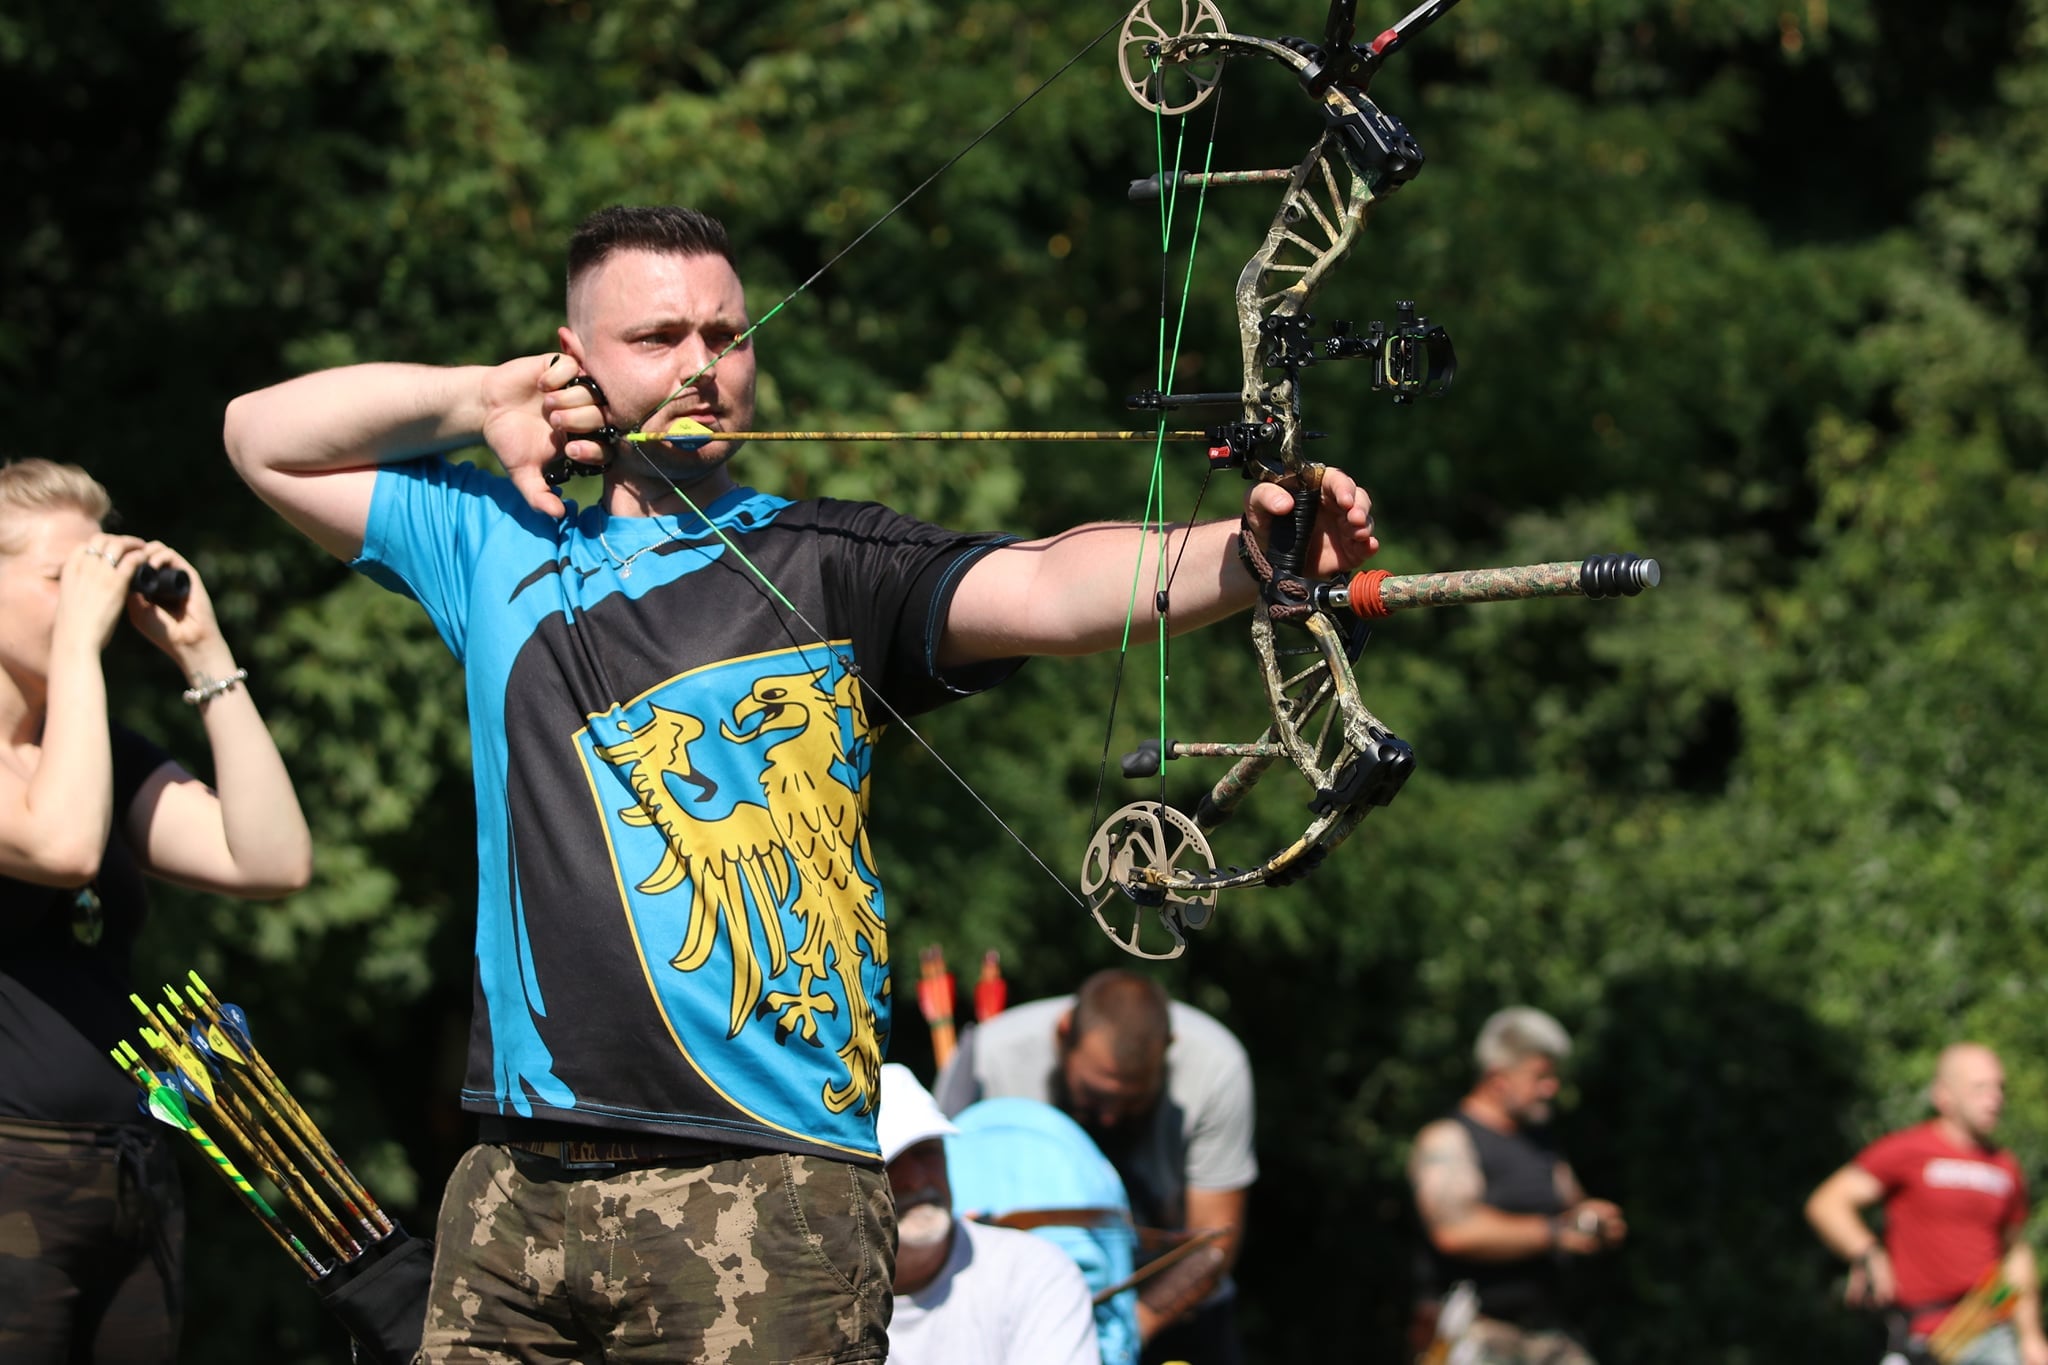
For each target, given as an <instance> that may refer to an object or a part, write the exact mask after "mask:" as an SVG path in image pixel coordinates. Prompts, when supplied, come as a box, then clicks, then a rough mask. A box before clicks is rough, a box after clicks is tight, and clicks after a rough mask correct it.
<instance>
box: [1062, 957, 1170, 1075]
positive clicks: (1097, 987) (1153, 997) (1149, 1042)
mask: <svg viewBox="0 0 2048 1365" xmlns="http://www.w3.org/2000/svg"><path fill="white" fill-rule="evenodd" d="M1068 1027H1069V1030H1070V1031H1069V1034H1068V1037H1069V1040H1070V1042H1074V1043H1078V1042H1080V1041H1081V1039H1082V1038H1084V1037H1086V1036H1087V1035H1088V1034H1091V1033H1096V1032H1103V1035H1104V1037H1106V1038H1107V1039H1108V1040H1109V1049H1110V1056H1111V1057H1113V1058H1114V1059H1115V1061H1116V1067H1117V1070H1118V1071H1121V1072H1125V1073H1127V1074H1137V1073H1141V1072H1145V1071H1149V1070H1151V1069H1152V1068H1153V1067H1156V1066H1158V1065H1159V1063H1160V1060H1161V1059H1162V1058H1164V1057H1165V1056H1166V1045H1167V1043H1168V1042H1169V1041H1170V1040H1171V1039H1172V1036H1173V1027H1172V1023H1171V1021H1170V1020H1169V1018H1168V1016H1167V1007H1166V991H1165V989H1164V988H1163V987H1161V986H1160V984H1159V983H1158V982H1157V981H1154V980H1152V978H1150V977H1147V976H1139V975H1138V974H1137V973H1136V972H1127V971H1121V970H1118V969H1116V968H1111V969H1110V970H1108V971H1101V972H1097V973H1096V974H1095V975H1093V976H1091V977H1089V978H1088V979H1087V980H1086V981H1083V982H1082V983H1081V989H1080V990H1078V991H1076V992H1075V993H1074V1021H1073V1023H1072V1024H1071V1025H1069V1026H1068Z"/></svg>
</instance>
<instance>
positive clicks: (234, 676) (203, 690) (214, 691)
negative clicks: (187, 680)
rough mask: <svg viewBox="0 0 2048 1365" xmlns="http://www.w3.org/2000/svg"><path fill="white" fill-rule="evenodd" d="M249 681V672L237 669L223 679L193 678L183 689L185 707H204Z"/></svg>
mask: <svg viewBox="0 0 2048 1365" xmlns="http://www.w3.org/2000/svg"><path fill="white" fill-rule="evenodd" d="M247 681H249V670H248V669H246V668H238V669H236V670H235V671H234V672H232V673H230V674H228V675H227V676H226V677H225V678H195V679H193V680H192V685H191V686H190V687H188V688H186V689H185V692H184V696H185V705H187V706H204V705H206V703H208V702H210V701H212V700H213V699H214V698H215V697H218V696H220V695H221V694H222V693H225V692H231V691H233V690H234V689H235V688H237V687H240V686H241V685H242V684H243V683H245V682H247Z"/></svg>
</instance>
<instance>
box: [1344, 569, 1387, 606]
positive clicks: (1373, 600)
mask: <svg viewBox="0 0 2048 1365" xmlns="http://www.w3.org/2000/svg"><path fill="white" fill-rule="evenodd" d="M1393 576H1394V575H1393V574H1392V573H1390V572H1389V571H1388V570H1386V569H1365V570H1362V571H1360V572H1358V573H1355V574H1353V575H1351V585H1350V587H1348V588H1347V589H1346V590H1345V594H1344V595H1345V600H1346V601H1348V602H1350V603H1351V610H1352V611H1354V612H1356V613H1357V614H1358V615H1360V616H1392V615H1393V614H1394V613H1393V612H1391V611H1389V610H1388V609H1387V604H1386V603H1385V602H1382V601H1381V600H1380V584H1381V583H1383V582H1385V581H1386V580H1387V579H1389V578H1392V577H1393Z"/></svg>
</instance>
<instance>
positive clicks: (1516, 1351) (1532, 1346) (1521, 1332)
mask: <svg viewBox="0 0 2048 1365" xmlns="http://www.w3.org/2000/svg"><path fill="white" fill-rule="evenodd" d="M1449 1360H1450V1362H1451V1365H1594V1362H1593V1357H1592V1356H1591V1355H1589V1354H1588V1353H1587V1351H1586V1348H1585V1347H1583V1346H1581V1345H1579V1343H1578V1342H1577V1341H1576V1340H1575V1339H1574V1338H1572V1337H1571V1336H1570V1335H1568V1334H1566V1333H1564V1332H1559V1331H1551V1330H1544V1331H1538V1330H1532V1329H1530V1328H1527V1327H1517V1326H1516V1325H1515V1324H1513V1323H1511V1322H1502V1321H1500V1320H1499V1319H1498V1318H1479V1319H1477V1320H1475V1321H1474V1322H1473V1324H1472V1326H1471V1327H1470V1328H1469V1329H1468V1330H1467V1331H1466V1333H1465V1335H1464V1336H1462V1337H1460V1338H1459V1339H1458V1344H1457V1345H1456V1346H1454V1347H1452V1348H1451V1353H1450V1356H1449Z"/></svg>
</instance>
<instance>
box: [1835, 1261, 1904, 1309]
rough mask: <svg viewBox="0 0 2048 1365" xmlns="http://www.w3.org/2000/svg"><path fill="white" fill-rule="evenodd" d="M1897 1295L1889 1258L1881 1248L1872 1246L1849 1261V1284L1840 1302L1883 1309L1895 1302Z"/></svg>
mask: <svg viewBox="0 0 2048 1365" xmlns="http://www.w3.org/2000/svg"><path fill="white" fill-rule="evenodd" d="M1898 1297H1899V1285H1898V1280H1897V1279H1896V1278H1895V1277H1894V1276H1893V1274H1892V1258H1891V1257H1890V1256H1889V1255H1887V1254H1886V1253H1885V1249H1884V1248H1883V1247H1881V1246H1875V1247H1872V1248H1871V1249H1870V1250H1869V1251H1867V1252H1865V1253H1864V1254H1863V1255H1862V1256H1859V1257H1858V1258H1857V1259H1856V1260H1854V1261H1852V1262H1850V1264H1849V1283H1848V1286H1847V1288H1845V1289H1844V1290H1843V1291H1842V1302H1844V1303H1846V1304H1848V1305H1849V1306H1850V1307H1851V1308H1886V1307H1889V1306H1890V1305H1891V1304H1893V1303H1895V1302H1897V1300H1898Z"/></svg>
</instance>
